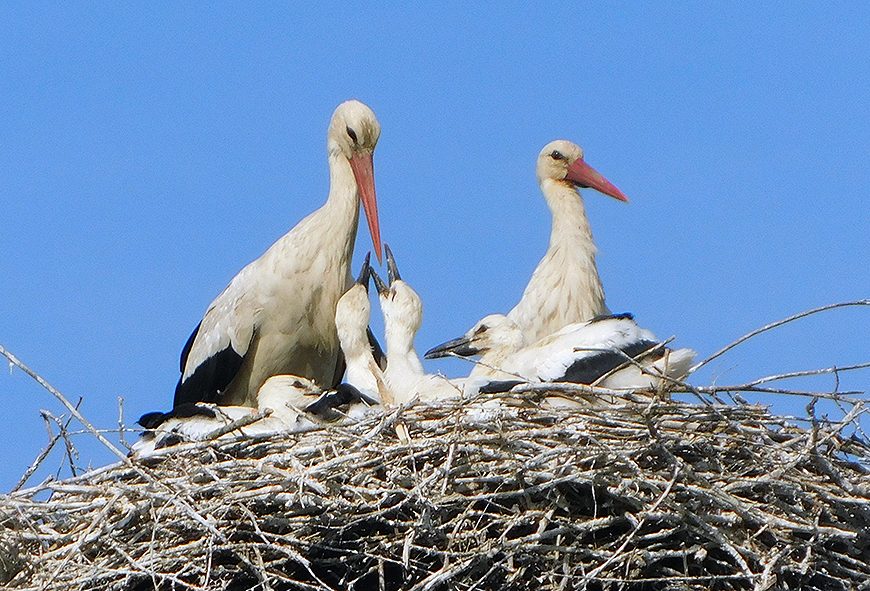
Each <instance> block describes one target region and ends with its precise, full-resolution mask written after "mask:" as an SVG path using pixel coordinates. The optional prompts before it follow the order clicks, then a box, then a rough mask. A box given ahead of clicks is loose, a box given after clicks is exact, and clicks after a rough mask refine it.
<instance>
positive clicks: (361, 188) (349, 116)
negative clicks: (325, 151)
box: [327, 100, 381, 261]
mask: <svg viewBox="0 0 870 591" xmlns="http://www.w3.org/2000/svg"><path fill="white" fill-rule="evenodd" d="M380 136H381V125H380V123H378V118H377V117H375V113H374V111H372V110H371V109H370V108H369V107H367V106H366V105H364V104H363V103H361V102H359V101H354V100H350V101H345V102H343V103H341V104H340V105H338V108H336V109H335V113H333V114H332V121H330V123H329V133H328V134H327V138H328V139H327V142H328V146H329V152H330V153H337V154H341V155H342V156H344V157H345V158H347V160H348V162H350V167H351V169H352V170H353V176H354V178H355V179H356V186H357V191H358V192H359V198H360V201H362V204H363V209H364V210H365V212H366V220H367V221H368V223H369V232H370V233H371V236H372V242H373V243H374V246H375V255H376V256H377V257H378V261H380V260H381V230H380V226H379V224H378V202H377V199H376V196H375V173H374V163H373V161H372V155H373V154H374V151H375V146H376V145H377V144H378V138H379V137H380Z"/></svg>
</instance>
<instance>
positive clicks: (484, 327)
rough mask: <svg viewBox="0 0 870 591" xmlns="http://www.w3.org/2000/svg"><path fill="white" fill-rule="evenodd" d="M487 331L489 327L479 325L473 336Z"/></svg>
mask: <svg viewBox="0 0 870 591" xmlns="http://www.w3.org/2000/svg"><path fill="white" fill-rule="evenodd" d="M487 330H489V327H487V326H486V325H485V324H481V325H480V326H479V327H478V329H477V330H475V331H474V334H475V335H479V334H483V333H485V332H486V331H487Z"/></svg>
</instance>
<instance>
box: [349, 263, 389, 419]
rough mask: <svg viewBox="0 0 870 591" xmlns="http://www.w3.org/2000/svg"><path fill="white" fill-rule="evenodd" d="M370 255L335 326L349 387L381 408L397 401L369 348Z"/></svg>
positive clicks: (350, 291)
mask: <svg viewBox="0 0 870 591" xmlns="http://www.w3.org/2000/svg"><path fill="white" fill-rule="evenodd" d="M371 273H372V270H371V267H370V266H369V255H366V258H365V261H363V266H362V269H361V270H360V273H359V277H358V278H357V280H356V282H355V283H354V284H353V285H352V286H351V288H350V289H348V290H347V291H346V292H345V293H344V295H343V296H341V298H339V300H338V305H337V306H336V309H335V325H336V328H337V329H338V340H339V342H340V343H341V350H342V353H343V354H344V359H345V363H346V364H347V377H346V378H345V379H346V381H347V383H348V384H350V385H351V386H353V387H355V388H356V389H358V390H359V391H360V392H361V393H362V395H363V396H366V397H369V398H371V399H373V400H376V401H377V402H379V403H381V404H394V403H395V397H394V396H393V392H392V390H391V389H390V388H389V386H388V385H387V382H386V379H385V378H384V373H383V371H382V370H381V367H380V366H379V365H378V363H377V362H376V361H375V358H374V355H372V348H371V346H370V345H369V338H368V325H369V319H370V318H371V309H372V308H371V302H370V301H369V277H370V276H371Z"/></svg>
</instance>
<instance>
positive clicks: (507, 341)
mask: <svg viewBox="0 0 870 591" xmlns="http://www.w3.org/2000/svg"><path fill="white" fill-rule="evenodd" d="M522 346H523V333H522V331H521V330H520V329H519V327H518V326H517V325H516V323H515V322H514V321H513V320H511V319H510V318H508V317H507V316H504V315H502V314H490V315H489V316H486V317H484V318H483V319H482V320H480V321H479V322H478V323H477V324H475V325H474V326H472V327H471V329H470V330H469V331H468V332H466V333H465V335H463V336H461V337H459V338H458V339H453V340H452V341H447V342H446V343H442V344H440V345H438V346H437V347H433V348H431V349H429V350H428V351H426V355H425V357H426V359H435V358H438V357H448V356H451V355H458V356H459V357H472V356H474V355H484V356H486V355H487V354H488V353H491V352H495V353H499V354H504V353H510V352H513V351H517V350H519V349H520V348H521V347H522Z"/></svg>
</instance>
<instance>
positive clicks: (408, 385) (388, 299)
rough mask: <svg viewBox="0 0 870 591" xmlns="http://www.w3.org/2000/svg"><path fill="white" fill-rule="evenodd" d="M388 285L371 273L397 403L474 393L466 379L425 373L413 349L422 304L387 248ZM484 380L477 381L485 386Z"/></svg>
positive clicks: (388, 377) (387, 373) (388, 375)
mask: <svg viewBox="0 0 870 591" xmlns="http://www.w3.org/2000/svg"><path fill="white" fill-rule="evenodd" d="M384 248H385V250H386V255H387V273H388V276H387V278H388V280H389V285H387V284H385V283H384V281H383V280H382V279H381V278H380V277H379V276H378V274H377V273H376V272H375V271H374V270H372V272H371V274H372V278H373V279H374V281H375V286H376V287H377V290H378V300H379V301H380V304H381V312H382V313H383V315H384V337H385V341H386V348H387V352H386V353H387V369H386V370H385V371H384V377H385V379H386V382H387V385H388V386H389V388H390V390H391V391H392V393H393V395H394V397H395V403H396V404H404V403H407V402H409V401H410V400H412V399H413V398H414V397H417V398H419V399H420V400H423V401H427V400H439V399H444V398H452V397H457V396H460V395H463V394H465V395H469V394H472V393H473V392H474V389H473V388H470V389H469V388H468V386H470V383H469V382H468V380H465V379H455V380H448V379H447V378H445V377H444V376H442V375H438V374H427V373H426V372H425V370H424V369H423V364H422V363H421V362H420V356H419V355H417V350H416V349H415V348H414V337H415V336H416V335H417V331H419V330H420V326H421V325H422V323H423V301H422V300H421V299H420V296H419V295H418V294H417V292H416V291H414V289H413V288H412V287H411V286H410V285H409V284H408V283H407V282H406V281H403V280H402V277H401V276H400V275H399V268H398V266H397V265H396V259H395V258H394V257H393V252H392V250H390V247H389V246H388V245H384ZM486 381H487V380H482V381H481V380H479V383H485V382H486Z"/></svg>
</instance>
